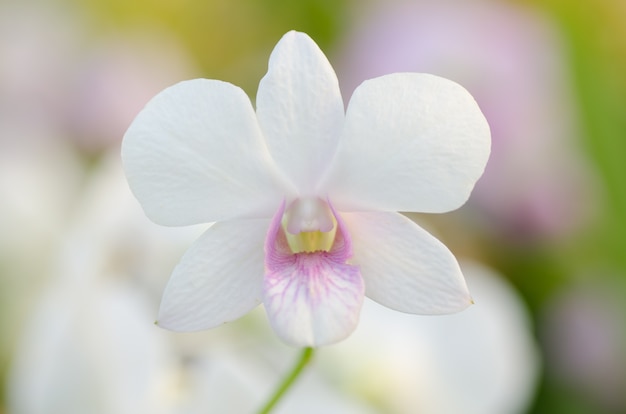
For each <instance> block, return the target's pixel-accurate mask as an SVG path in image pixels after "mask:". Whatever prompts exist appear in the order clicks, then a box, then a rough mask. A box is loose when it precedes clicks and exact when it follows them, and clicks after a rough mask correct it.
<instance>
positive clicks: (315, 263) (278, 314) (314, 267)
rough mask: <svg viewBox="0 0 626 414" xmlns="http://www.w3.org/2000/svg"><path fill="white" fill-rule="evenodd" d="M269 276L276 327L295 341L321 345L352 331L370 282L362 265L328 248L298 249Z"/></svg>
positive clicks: (267, 291)
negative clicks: (335, 256)
mask: <svg viewBox="0 0 626 414" xmlns="http://www.w3.org/2000/svg"><path fill="white" fill-rule="evenodd" d="M292 258H293V260H291V261H290V262H288V263H285V264H284V266H283V267H282V268H281V269H280V270H277V271H274V272H272V273H269V274H267V275H266V276H265V285H264V298H263V303H264V305H265V309H266V311H267V315H268V318H269V320H270V323H271V325H272V328H274V330H275V331H276V333H277V334H278V336H280V337H281V339H282V340H284V341H285V342H287V343H289V344H292V345H295V346H302V347H304V346H321V345H328V344H332V343H334V342H337V341H340V340H342V339H344V338H346V337H347V336H348V335H350V334H351V333H352V332H353V331H354V329H355V328H356V326H357V324H358V321H359V313H360V311H361V305H362V304H363V297H364V290H365V289H364V285H363V279H362V278H361V274H360V273H359V269H358V267H356V266H351V265H348V264H345V263H337V262H334V261H333V260H330V259H329V257H328V255H327V253H325V252H315V253H298V254H297V255H294V256H292Z"/></svg>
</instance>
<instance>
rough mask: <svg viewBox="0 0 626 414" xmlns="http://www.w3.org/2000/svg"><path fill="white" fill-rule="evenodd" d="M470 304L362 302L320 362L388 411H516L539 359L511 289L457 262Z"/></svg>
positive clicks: (340, 382) (342, 383)
mask: <svg viewBox="0 0 626 414" xmlns="http://www.w3.org/2000/svg"><path fill="white" fill-rule="evenodd" d="M461 267H462V268H463V271H464V274H465V276H466V278H467V283H468V286H469V288H470V289H471V290H472V296H473V297H474V299H475V302H476V303H475V304H474V306H472V307H471V308H469V309H467V310H465V311H464V312H461V313H459V314H455V315H446V316H440V317H437V318H424V317H409V316H408V315H397V314H393V313H391V312H390V311H389V310H388V309H385V308H383V307H381V306H379V305H377V304H375V303H372V302H369V303H367V304H366V305H365V306H364V307H363V315H364V317H363V320H362V322H361V323H360V324H359V328H358V329H357V330H356V331H355V333H354V334H353V335H352V336H351V337H350V338H348V339H347V340H346V341H344V342H342V343H340V344H337V345H335V346H333V347H332V348H329V349H327V350H325V354H324V358H320V361H321V362H323V363H325V364H326V367H325V371H326V372H327V373H328V374H329V375H330V376H331V378H334V380H335V381H336V384H337V386H338V387H340V388H341V389H343V390H345V391H346V392H348V393H349V394H351V395H358V396H360V397H361V398H363V399H365V400H366V401H369V402H370V403H371V404H372V406H374V407H377V408H379V409H380V412H384V413H389V414H413V413H420V414H455V413H464V414H521V413H524V412H526V409H527V408H528V406H529V405H530V403H531V401H532V397H533V395H534V390H535V386H536V385H537V380H538V378H539V368H540V357H539V353H538V348H537V345H536V343H535V340H534V338H533V334H532V327H531V325H530V319H529V315H528V313H527V310H526V308H525V305H524V304H523V302H522V301H521V300H520V298H519V296H518V295H517V293H516V292H515V290H514V289H513V288H512V287H511V286H510V285H509V284H508V283H507V282H506V281H505V280H504V279H502V278H501V277H499V275H497V274H494V273H493V272H492V271H490V270H489V269H487V268H484V267H482V266H479V265H477V264H470V263H465V264H462V266H461Z"/></svg>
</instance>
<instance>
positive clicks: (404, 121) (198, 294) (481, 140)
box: [122, 31, 490, 346]
mask: <svg viewBox="0 0 626 414" xmlns="http://www.w3.org/2000/svg"><path fill="white" fill-rule="evenodd" d="M489 151H490V133H489V127H488V125H487V122H486V120H485V118H484V117H483V115H482V113H481V111H480V109H479V108H478V106H477V104H476V103H475V101H474V99H473V98H472V97H471V96H470V94H469V93H468V92H467V91H466V90H465V89H463V88H462V87H461V86H459V85H458V84H456V83H454V82H452V81H449V80H446V79H442V78H439V77H436V76H432V75H426V74H417V73H399V74H392V75H387V76H383V77H380V78H376V79H372V80H368V81H366V82H364V83H363V84H362V85H361V86H360V87H359V88H357V90H356V91H355V92H354V94H353V96H352V99H351V100H350V103H349V104H348V106H347V110H346V111H345V113H344V105H343V101H342V97H341V93H340V91H339V85H338V81H337V77H336V75H335V72H334V71H333V69H332V67H331V65H330V63H329V62H328V60H327V59H326V57H325V56H324V54H323V53H322V51H321V50H320V49H319V47H318V46H317V45H316V44H315V43H314V42H313V40H311V38H309V37H308V36H307V35H306V34H304V33H298V32H294V31H292V32H289V33H287V34H286V35H285V36H284V37H283V38H282V39H281V40H280V41H279V42H278V44H277V45H276V47H275V48H274V51H273V52H272V55H271V57H270V61H269V69H268V73H267V74H266V75H265V77H264V78H263V79H262V80H261V83H260V85H259V90H258V93H257V100H256V112H255V111H254V109H253V107H252V105H251V103H250V100H249V99H248V97H247V96H246V95H245V93H244V92H243V91H242V90H241V89H239V88H237V87H236V86H233V85H232V84H229V83H226V82H221V81H217V80H207V79H196V80H190V81H186V82H181V83H179V84H176V85H174V86H172V87H170V88H168V89H166V90H164V91H163V92H161V93H160V94H158V95H157V96H156V97H155V98H153V99H152V100H151V101H150V102H149V103H148V104H147V105H146V107H145V108H144V109H143V110H142V111H141V112H140V113H139V115H138V116H137V118H136V119H135V120H134V121H133V123H132V124H131V126H130V128H129V129H128V131H127V133H126V135H125V137H124V141H123V145H122V160H123V163H124V168H125V171H126V175H127V178H128V181H129V184H130V187H131V190H132V191H133V193H134V194H135V196H136V197H137V198H138V199H139V201H140V203H141V204H142V206H143V208H144V210H145V212H146V214H147V215H148V216H149V217H150V218H151V219H152V220H153V221H155V222H157V223H159V224H163V225H170V226H182V225H190V224H196V223H208V222H216V223H215V224H214V225H213V226H212V227H210V228H209V229H208V230H207V231H206V232H205V233H204V234H203V235H202V236H201V237H200V238H199V239H198V240H197V241H196V242H195V243H194V244H193V245H192V246H191V247H190V249H189V250H188V251H187V253H186V254H185V255H184V256H183V258H182V260H181V262H180V263H179V265H178V266H177V267H176V268H175V269H174V271H173V274H172V277H171V279H170V281H169V283H168V285H167V287H166V289H165V292H164V295H163V300H162V303H161V308H160V311H159V316H158V323H159V325H160V326H162V327H164V328H167V329H172V330H176V331H194V330H202V329H209V328H213V327H216V326H219V325H221V324H223V323H225V322H229V321H232V320H235V319H237V318H239V317H241V316H243V315H244V314H246V313H247V312H249V311H250V310H251V309H253V308H254V307H256V306H257V305H258V304H260V303H263V304H264V305H265V308H266V311H267V314H268V317H269V320H270V323H271V325H272V327H273V328H274V330H275V331H276V333H277V334H278V335H279V336H280V337H281V338H282V339H283V340H284V341H285V342H287V343H289V344H293V345H297V346H320V345H326V344H330V343H334V342H337V341H339V340H342V339H344V338H345V337H347V336H348V335H349V334H350V333H351V332H352V331H353V330H354V329H355V327H356V325H357V323H358V318H359V311H360V308H361V305H362V302H363V298H364V295H367V296H368V297H370V298H371V299H373V300H375V301H377V302H379V303H380V304H382V305H385V306H387V307H389V308H392V309H395V310H398V311H402V312H408V313H415V314H443V313H451V312H456V311H460V310H462V309H464V308H465V307H466V306H468V305H469V304H470V303H471V301H472V300H471V297H470V294H469V292H468V290H467V287H466V284H465V281H464V279H463V275H462V273H461V271H460V269H459V266H458V264H457V262H456V259H455V258H454V256H453V255H452V253H451V252H450V251H449V250H448V249H447V248H446V247H445V246H444V245H443V244H442V243H441V242H439V241H438V240H437V239H435V238H434V237H433V236H431V235H430V234H429V233H427V232H426V231H425V230H423V229H422V228H420V227H419V226H417V225H416V224H414V223H413V222H412V221H410V220H409V219H408V218H406V217H404V216H402V215H401V214H399V213H397V212H398V211H411V212H426V213H443V212H447V211H450V210H453V209H456V208H458V207H459V206H461V205H462V204H463V203H464V202H465V201H466V200H467V198H468V197H469V194H470V192H471V190H472V188H473V187H474V184H475V182H476V180H478V178H479V177H480V175H481V174H482V172H483V170H484V167H485V164H486V162H487V158H488V156H489Z"/></svg>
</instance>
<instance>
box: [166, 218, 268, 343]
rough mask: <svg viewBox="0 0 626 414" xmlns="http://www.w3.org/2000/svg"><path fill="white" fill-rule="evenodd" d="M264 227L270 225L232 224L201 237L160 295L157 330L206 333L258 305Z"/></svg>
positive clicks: (218, 226) (261, 222) (254, 222)
mask: <svg viewBox="0 0 626 414" xmlns="http://www.w3.org/2000/svg"><path fill="white" fill-rule="evenodd" d="M268 226H269V220H231V221H225V222H219V223H216V224H214V225H213V226H212V227H210V228H209V229H208V230H207V231H206V232H205V233H204V234H203V235H202V236H200V238H199V239H198V240H196V242H195V243H194V244H193V245H192V246H191V247H190V248H189V250H188V251H187V252H186V253H185V255H184V256H183V258H182V259H181V261H180V263H179V264H178V266H176V268H175V269H174V272H173V274H172V277H171V279H170V281H169V283H168V284H167V287H166V288H165V291H164V292H163V300H162V301H161V308H160V309H159V317H158V324H159V326H161V327H163V328H166V329H170V330H173V331H184V332H187V331H197V330H202V329H210V328H214V327H216V326H219V325H221V324H223V323H225V322H229V321H232V320H235V319H237V318H239V317H241V316H243V315H245V314H246V313H248V312H249V311H250V310H252V309H253V308H254V307H255V306H257V305H258V304H259V303H261V299H262V290H263V274H264V265H263V255H264V252H263V242H264V239H265V234H266V232H267V228H268Z"/></svg>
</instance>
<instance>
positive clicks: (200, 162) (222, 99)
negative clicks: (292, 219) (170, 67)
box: [122, 79, 283, 225]
mask: <svg viewBox="0 0 626 414" xmlns="http://www.w3.org/2000/svg"><path fill="white" fill-rule="evenodd" d="M122 161H123V164H124V169H125V171H126V176H127V178H128V182H129V184H130V188H131V190H132V191H133V193H134V194H135V196H136V197H137V199H139V201H140V203H141V205H142V207H143V208H144V210H145V212H146V215H148V217H150V218H151V219H152V220H153V221H155V222H157V223H160V224H165V225H187V224H196V223H207V222H213V221H219V220H226V219H231V218H241V217H256V218H260V217H266V218H269V217H271V216H272V213H273V212H274V210H275V208H276V200H280V199H281V198H282V197H283V195H282V194H281V192H280V191H279V190H280V185H279V184H278V179H279V178H278V176H277V175H276V174H275V173H274V171H275V167H273V165H272V161H271V158H270V157H269V153H268V152H267V149H266V148H265V146H264V143H263V138H262V135H261V132H260V130H259V127H258V124H257V121H256V116H255V113H254V111H253V109H252V105H251V103H250V100H249V99H248V97H247V96H246V94H245V93H244V92H243V91H242V90H241V89H240V88H238V87H236V86H234V85H231V84H229V83H226V82H221V81H215V80H207V79H195V80H191V81H186V82H181V83H178V84H176V85H174V86H171V87H170V88H168V89H165V90H164V91H163V92H161V93H160V94H158V95H157V96H156V97H154V98H153V99H152V100H151V101H150V102H149V103H148V104H147V105H146V107H145V108H144V109H143V110H142V111H141V112H140V113H139V115H138V116H137V118H136V119H135V120H134V122H133V123H132V125H131V126H130V128H129V129H128V131H127V132H126V135H125V136H124V142H123V145H122Z"/></svg>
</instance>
